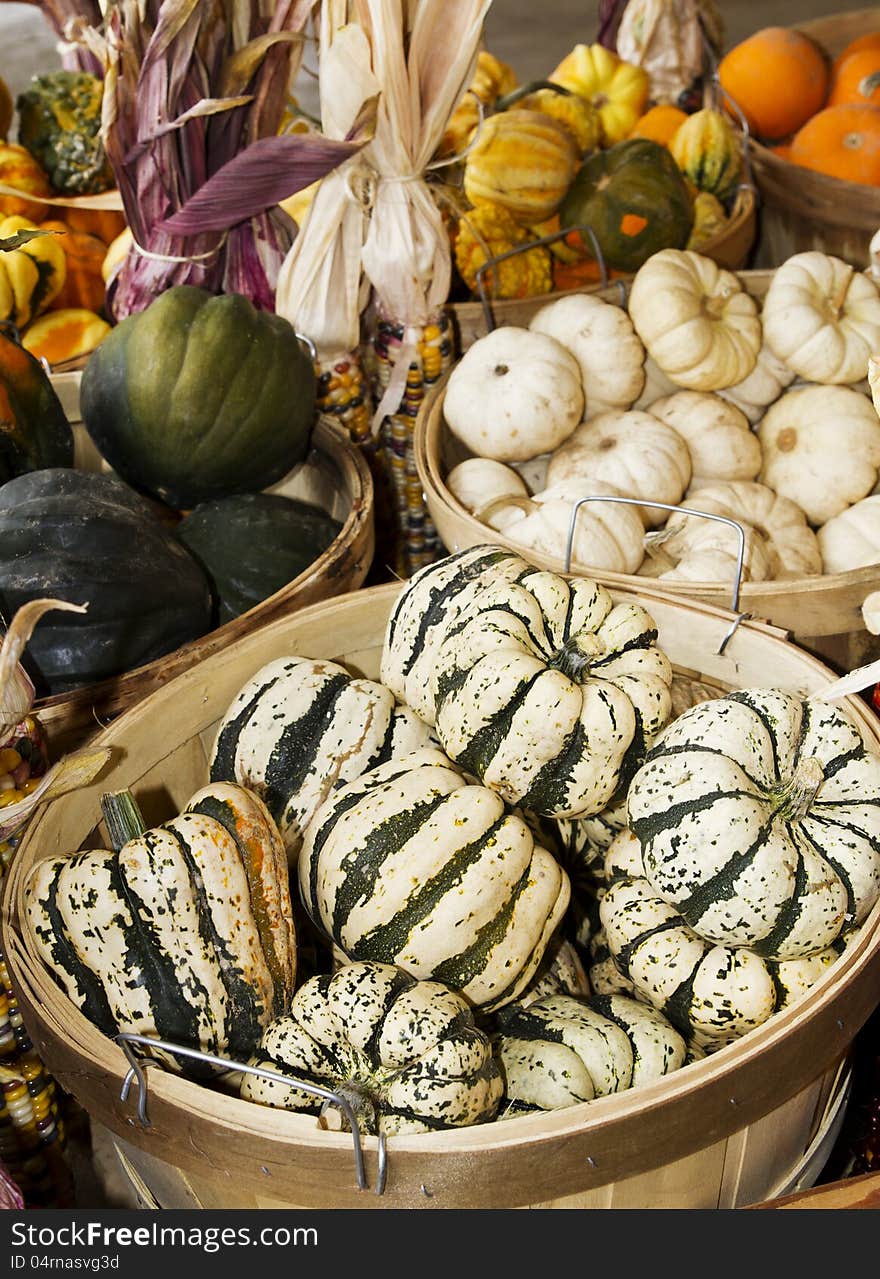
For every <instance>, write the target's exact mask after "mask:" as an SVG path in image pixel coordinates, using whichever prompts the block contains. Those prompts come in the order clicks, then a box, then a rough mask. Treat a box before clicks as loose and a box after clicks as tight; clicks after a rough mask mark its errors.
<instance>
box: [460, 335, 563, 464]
mask: <svg viewBox="0 0 880 1279" xmlns="http://www.w3.org/2000/svg"><path fill="white" fill-rule="evenodd" d="M443 412H444V415H445V417H446V422H447V424H448V426H449V429H450V430H451V431H452V433H453V435H455V436H457V438H458V439H460V440H461V441H462V443H464V444H466V445H467V447H468V448H469V449H470V451H471V452H472V453H474V454H476V456H477V457H490V458H494V459H495V460H496V461H498V462H513V461H525V460H526V459H528V458H532V457H537V456H538V454H539V453H549V452H551V451H552V450H553V449H555V448H556V447H557V446H558V445H559V444H561V443H562V441H563V440H565V439H567V438H568V436H569V435H571V433H572V431H573V430H574V428H575V427H576V426H577V424H578V422H580V420H581V418H582V417H583V412H584V391H583V386H582V385H581V372H580V367H579V365H578V362H577V360H576V359H575V358H574V356H573V355H571V354H570V352H568V351H567V350H566V349H565V347H564V346H562V345H561V344H560V343H559V342H557V341H556V339H555V338H551V337H546V336H545V335H544V334H543V333H531V332H530V331H529V330H528V329H518V328H514V327H513V326H505V327H503V328H500V329H495V330H493V332H491V333H488V334H487V335H486V336H485V337H483V338H478V339H477V341H476V342H475V343H474V344H473V346H471V347H469V348H468V350H467V351H465V353H464V355H463V356H462V358H461V360H460V361H459V363H458V364H457V365H456V366H455V368H454V369H453V370H452V373H451V374H450V377H449V382H448V384H447V387H446V396H445V399H444V402H443Z"/></svg>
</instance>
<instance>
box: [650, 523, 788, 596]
mask: <svg viewBox="0 0 880 1279" xmlns="http://www.w3.org/2000/svg"><path fill="white" fill-rule="evenodd" d="M689 505H690V504H689ZM670 518H672V517H670ZM674 518H675V521H676V522H675V524H673V525H672V526H671V527H670V526H668V525H667V527H666V528H664V529H661V530H660V531H659V532H657V533H649V534H648V536H647V538H646V539H645V544H646V550H647V556H646V558H645V563H644V564H643V565H642V569H641V575H642V576H643V577H656V578H662V579H663V580H666V581H677V582H726V583H731V584H732V583H733V582H734V580H735V578H736V573H737V567H738V564H739V551H740V538H739V533H738V532H737V530H736V529H734V528H731V527H730V525H729V524H719V523H718V522H717V521H715V520H701V519H697V518H696V517H695V516H693V515H680V516H675V517H674ZM737 522H738V523H739V524H741V525H742V529H743V533H744V535H745V547H744V551H743V569H742V578H741V580H742V581H744V582H764V581H766V580H767V579H768V578H769V577H771V576H772V573H771V558H770V552H769V549H768V546H767V539H766V538H765V537H764V536H763V534H762V533H759V532H758V530H757V529H755V528H752V526H751V525H750V524H747V523H746V522H745V521H744V520H738V521H737Z"/></svg>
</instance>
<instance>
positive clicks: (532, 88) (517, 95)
mask: <svg viewBox="0 0 880 1279" xmlns="http://www.w3.org/2000/svg"><path fill="white" fill-rule="evenodd" d="M539 89H550V90H551V91H552V92H553V93H558V94H560V95H561V96H562V97H564V98H571V97H573V96H574V95H573V94H572V91H571V89H566V87H565V85H563V84H554V83H553V81H552V80H530V81H529V82H528V84H521V85H520V86H519V87H518V88H516V89H512V90H511V92H510V93H506V94H505V95H504V97H503V98H496V100H495V106H494V110H495V111H507V110H508V109H509V108H510V107H514V106H516V104H517V102H521V101H522V100H523V98H527V97H529V95H530V94H532V93H537V92H538V90H539Z"/></svg>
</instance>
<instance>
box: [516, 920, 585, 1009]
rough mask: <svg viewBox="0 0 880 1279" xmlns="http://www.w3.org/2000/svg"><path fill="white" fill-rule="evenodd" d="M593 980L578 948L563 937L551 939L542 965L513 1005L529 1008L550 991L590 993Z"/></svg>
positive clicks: (553, 992) (551, 993)
mask: <svg viewBox="0 0 880 1279" xmlns="http://www.w3.org/2000/svg"><path fill="white" fill-rule="evenodd" d="M589 994H590V982H589V978H588V977H587V974H586V971H585V969H584V966H583V964H582V963H581V958H580V955H579V954H578V952H577V948H576V947H575V946H574V945H573V944H572V943H571V942H570V941H567V940H566V939H565V938H564V937H561V936H560V937H557V938H555V939H554V940H553V942H551V944H550V946H549V947H548V949H547V951H546V952H545V954H544V958H543V960H542V962H541V966H540V968H539V969H538V971H537V972H536V973H535V975H534V977H533V978H532V980H531V981H530V982H529V984H528V986H526V988H525V990H524V991H523V992H522V994H521V995H520V996H519V997H518V998H517V1000H516V1003H515V1004H511V1005H508V1007H511V1008H514V1007H515V1008H528V1006H529V1005H530V1004H533V1003H535V1002H536V1001H537V1000H539V999H544V998H545V997H546V996H547V995H583V996H585V995H589Z"/></svg>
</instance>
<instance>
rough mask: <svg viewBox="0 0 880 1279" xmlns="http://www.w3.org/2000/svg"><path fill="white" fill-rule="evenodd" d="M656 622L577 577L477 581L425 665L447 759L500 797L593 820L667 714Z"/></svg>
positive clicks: (665, 670) (665, 671)
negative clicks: (432, 660)
mask: <svg viewBox="0 0 880 1279" xmlns="http://www.w3.org/2000/svg"><path fill="white" fill-rule="evenodd" d="M656 639H657V629H656V625H655V623H654V621H653V619H652V618H651V617H650V616H649V615H648V613H646V612H645V610H644V609H643V608H641V607H640V606H639V605H638V604H634V603H629V602H626V603H620V604H615V603H614V601H613V600H612V598H611V596H610V595H609V593H608V592H607V591H606V590H605V589H604V587H602V586H600V585H599V584H598V583H596V582H592V581H590V580H588V579H586V578H576V579H573V580H567V579H566V578H564V577H560V576H558V575H557V574H555V573H545V572H539V571H537V570H532V571H531V572H528V573H526V574H525V575H523V576H521V577H520V578H518V579H517V581H516V582H498V583H491V584H486V585H484V586H483V587H482V589H481V590H480V591H479V592H478V593H477V594H476V596H475V598H474V599H473V601H472V603H471V604H470V605H469V607H468V608H467V609H465V611H464V612H462V614H461V615H460V616H459V618H458V619H457V620H456V621H455V622H454V623H452V624H451V625H449V626H447V628H446V632H445V635H444V637H443V639H442V641H441V643H440V645H439V648H438V650H437V654H436V659H435V663H434V690H435V707H436V714H437V719H436V730H437V736H438V737H439V739H440V744H441V745H442V747H443V749H444V750H445V751H446V753H447V755H449V757H450V758H451V759H453V760H455V761H456V762H457V763H458V764H459V766H460V767H461V768H462V769H464V770H465V771H466V772H468V773H471V774H473V775H474V776H476V777H478V778H480V780H481V781H482V782H483V783H484V784H485V785H486V786H489V787H491V788H492V789H493V790H497V791H498V793H499V794H500V795H501V796H502V797H503V798H504V799H505V800H507V802H508V803H510V804H517V805H521V806H522V807H523V808H526V809H529V810H531V811H532V812H535V813H539V814H543V815H545V816H553V817H585V816H589V815H590V814H593V813H599V812H601V811H602V810H603V809H604V808H605V807H606V806H607V805H608V803H609V801H610V800H611V799H612V797H613V796H614V794H615V792H616V791H617V790H618V788H619V787H620V786H621V785H623V784H625V783H626V781H628V779H629V777H630V776H631V775H632V773H633V772H634V771H635V768H636V767H637V766H638V764H639V763H641V761H642V759H643V758H644V751H645V744H646V741H647V740H648V739H649V738H651V737H653V736H654V735H655V734H656V733H657V732H658V731H659V729H660V728H661V727H662V725H663V724H664V723H665V722H666V720H667V718H668V716H669V712H670V709H671V698H670V685H671V683H672V668H671V666H670V663H669V660H668V658H667V657H666V656H665V654H664V653H663V652H662V651H661V650H660V649H659V648H658V646H657V643H656Z"/></svg>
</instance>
